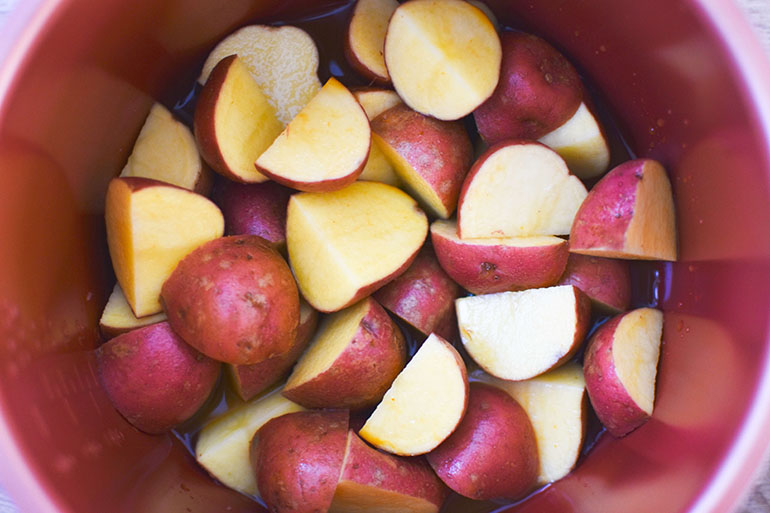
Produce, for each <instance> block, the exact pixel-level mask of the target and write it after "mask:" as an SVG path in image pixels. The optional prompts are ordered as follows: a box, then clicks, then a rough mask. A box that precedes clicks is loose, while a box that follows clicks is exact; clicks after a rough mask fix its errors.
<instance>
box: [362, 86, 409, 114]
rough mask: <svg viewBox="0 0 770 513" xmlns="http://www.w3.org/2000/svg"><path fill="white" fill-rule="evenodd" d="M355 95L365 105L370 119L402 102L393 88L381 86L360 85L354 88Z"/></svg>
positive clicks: (364, 107) (365, 110)
mask: <svg viewBox="0 0 770 513" xmlns="http://www.w3.org/2000/svg"><path fill="white" fill-rule="evenodd" d="M351 92H352V93H353V96H355V97H356V100H358V103H360V104H361V107H363V109H364V112H366V116H367V117H368V118H369V121H371V120H373V119H374V118H376V117H377V116H379V115H380V114H382V113H383V112H385V111H386V110H388V109H390V108H392V107H395V106H396V105H398V104H399V103H401V98H400V97H399V96H398V94H397V93H396V92H395V91H393V90H392V89H383V88H381V87H358V88H355V89H352V90H351Z"/></svg>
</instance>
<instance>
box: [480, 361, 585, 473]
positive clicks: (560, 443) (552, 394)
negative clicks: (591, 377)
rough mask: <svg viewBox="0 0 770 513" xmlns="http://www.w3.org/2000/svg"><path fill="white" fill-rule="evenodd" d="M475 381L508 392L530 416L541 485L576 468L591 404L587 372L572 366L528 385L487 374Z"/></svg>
mask: <svg viewBox="0 0 770 513" xmlns="http://www.w3.org/2000/svg"><path fill="white" fill-rule="evenodd" d="M473 378H474V379H478V380H479V381H483V382H486V383H490V384H492V385H494V386H496V387H499V388H501V389H503V390H505V391H506V392H508V393H509V394H510V395H511V397H513V398H514V399H516V402H518V403H519V404H520V405H521V406H522V407H523V408H524V410H525V411H526V412H527V415H529V420H530V422H532V427H533V428H534V430H535V438H536V439H537V448H538V453H539V455H540V473H539V476H538V482H539V483H541V484H545V483H551V482H553V481H556V480H558V479H561V478H562V477H564V476H566V475H567V474H568V473H569V471H570V470H572V468H573V467H574V466H575V463H576V462H577V459H578V456H580V449H581V447H582V445H583V437H584V436H585V423H586V414H587V410H586V408H587V402H586V392H585V387H586V383H585V378H584V377H583V368H582V367H581V366H580V364H578V363H576V362H568V363H566V364H565V365H562V366H561V367H559V368H557V369H554V370H552V371H550V372H547V373H545V374H541V375H540V376H537V377H534V378H532V379H528V380H526V381H506V380H502V379H497V378H494V377H492V376H489V375H488V374H486V373H485V372H483V371H477V372H474V373H473Z"/></svg>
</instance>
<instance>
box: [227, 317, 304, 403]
mask: <svg viewBox="0 0 770 513" xmlns="http://www.w3.org/2000/svg"><path fill="white" fill-rule="evenodd" d="M317 326H318V312H317V311H316V310H313V309H312V308H311V309H310V314H309V315H308V316H307V318H306V319H304V320H303V319H302V317H301V316H300V322H299V326H298V327H297V341H296V342H295V343H294V346H292V348H291V349H290V350H289V352H288V353H286V354H285V355H281V356H274V357H273V358H269V359H267V360H265V361H263V362H259V363H255V364H252V365H229V364H228V365H227V371H228V375H229V376H230V379H231V383H232V385H233V389H234V390H235V392H236V393H237V394H238V396H239V397H240V398H241V399H243V400H244V401H248V400H249V399H251V398H253V397H256V396H257V395H258V394H260V393H262V392H264V391H265V390H267V389H268V388H269V387H270V386H271V385H274V384H275V383H276V382H277V381H278V380H280V378H282V377H284V376H285V375H286V374H287V373H288V371H289V370H290V369H291V367H292V365H294V363H295V362H296V361H297V360H298V359H299V357H300V356H302V352H303V351H305V349H307V346H308V344H309V343H310V341H311V340H312V339H313V334H314V333H315V329H316V327H317Z"/></svg>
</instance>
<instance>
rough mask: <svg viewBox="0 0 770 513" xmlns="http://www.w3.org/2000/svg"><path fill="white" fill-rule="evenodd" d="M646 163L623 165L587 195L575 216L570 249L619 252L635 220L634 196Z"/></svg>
mask: <svg viewBox="0 0 770 513" xmlns="http://www.w3.org/2000/svg"><path fill="white" fill-rule="evenodd" d="M648 162H652V161H651V160H649V159H636V160H629V161H628V162H624V163H623V164H620V165H619V166H617V167H615V168H613V169H612V170H611V171H610V172H608V173H607V174H606V175H604V176H603V177H602V179H601V180H599V181H598V182H597V183H596V185H594V186H593V188H592V189H591V190H590V191H589V192H588V196H586V199H585V200H583V204H582V205H580V208H579V209H578V211H577V214H576V215H575V221H574V222H573V223H572V229H571V230H570V235H569V241H570V247H571V248H572V249H589V248H596V247H599V248H607V249H614V250H618V251H620V250H622V249H623V248H624V247H625V243H626V231H628V225H629V224H630V223H631V219H632V218H633V217H634V206H635V204H636V192H637V188H638V185H639V182H640V181H641V180H642V177H643V176H644V168H645V165H646V164H647V163H648Z"/></svg>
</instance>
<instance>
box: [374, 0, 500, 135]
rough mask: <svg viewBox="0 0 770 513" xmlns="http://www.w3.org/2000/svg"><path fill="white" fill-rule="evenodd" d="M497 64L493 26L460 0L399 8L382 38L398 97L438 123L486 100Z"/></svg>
mask: <svg viewBox="0 0 770 513" xmlns="http://www.w3.org/2000/svg"><path fill="white" fill-rule="evenodd" d="M501 59H502V50H501V47H500V38H499V37H498V36H497V32H496V31H495V27H494V26H493V25H492V23H491V22H490V21H489V19H488V18H487V17H486V15H485V14H484V13H483V12H481V11H480V10H479V9H477V8H476V7H473V6H472V5H470V4H469V3H467V2H464V1H462V0H413V1H410V2H406V3H403V4H401V5H400V6H399V7H398V9H396V12H395V13H393V16H392V17H391V19H390V24H389V26H388V33H387V35H386V37H385V63H386V65H387V68H388V71H389V73H390V78H391V80H392V82H393V86H394V87H395V88H396V91H397V92H398V94H399V96H400V97H401V98H402V99H403V100H404V102H405V103H406V104H407V105H409V106H410V107H411V108H413V109H414V110H416V111H418V112H421V113H423V114H426V115H429V116H433V117H435V118H438V119H444V120H452V119H460V118H461V117H463V116H465V115H467V114H469V113H470V112H472V111H473V109H475V108H476V107H478V106H479V105H481V104H482V103H483V102H484V101H485V100H486V99H487V98H489V96H490V95H491V94H492V92H493V91H494V89H495V86H496V85H497V80H498V78H499V76H500V62H501Z"/></svg>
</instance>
